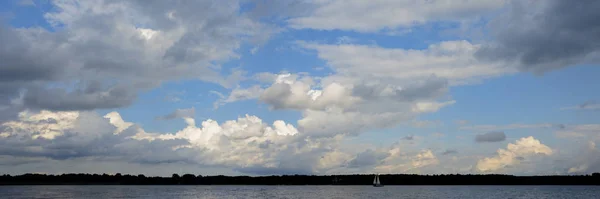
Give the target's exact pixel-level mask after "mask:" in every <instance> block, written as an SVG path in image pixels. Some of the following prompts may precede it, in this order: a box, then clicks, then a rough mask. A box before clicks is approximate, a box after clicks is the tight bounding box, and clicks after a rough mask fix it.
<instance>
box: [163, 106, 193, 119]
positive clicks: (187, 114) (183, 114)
mask: <svg viewBox="0 0 600 199" xmlns="http://www.w3.org/2000/svg"><path fill="white" fill-rule="evenodd" d="M195 115H196V109H195V108H193V107H192V108H189V109H177V110H175V111H173V112H172V113H169V114H168V115H165V116H160V117H157V118H156V119H157V120H172V119H177V118H194V116H195Z"/></svg>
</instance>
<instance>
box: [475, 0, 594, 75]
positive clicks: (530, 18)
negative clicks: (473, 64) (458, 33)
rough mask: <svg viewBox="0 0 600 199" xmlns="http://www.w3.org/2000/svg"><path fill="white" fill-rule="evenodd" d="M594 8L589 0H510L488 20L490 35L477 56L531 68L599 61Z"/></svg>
mask: <svg viewBox="0 0 600 199" xmlns="http://www.w3.org/2000/svg"><path fill="white" fill-rule="evenodd" d="M598 8H600V2H598V1H594V0H584V1H577V2H574V3H571V2H570V1H563V0H548V1H511V4H510V6H509V9H508V11H507V12H505V13H503V14H501V15H500V16H498V17H496V18H494V19H493V20H492V21H491V22H490V24H489V27H490V33H491V35H492V37H493V38H494V40H493V41H492V43H491V44H488V45H486V47H484V48H481V49H480V50H479V52H478V53H477V57H479V58H481V59H482V60H492V61H501V62H505V63H508V64H515V65H517V66H518V68H519V69H520V70H522V71H531V72H535V73H542V72H545V71H549V70H554V69H559V68H563V67H567V66H571V65H576V64H585V63H598V60H599V59H598V58H599V57H598V55H599V53H598V52H599V50H600V47H599V46H600V45H599V44H600V39H599V38H598V32H599V30H600V23H598V22H597V20H595V19H597V18H598V17H600V14H599V13H598V12H597V10H598Z"/></svg>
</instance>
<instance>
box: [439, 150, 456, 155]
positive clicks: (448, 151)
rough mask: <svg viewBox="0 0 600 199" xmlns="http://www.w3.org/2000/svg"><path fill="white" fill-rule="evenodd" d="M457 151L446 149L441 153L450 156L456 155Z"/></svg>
mask: <svg viewBox="0 0 600 199" xmlns="http://www.w3.org/2000/svg"><path fill="white" fill-rule="evenodd" d="M457 153H458V151H457V150H454V149H447V150H446V151H444V152H442V155H451V154H457Z"/></svg>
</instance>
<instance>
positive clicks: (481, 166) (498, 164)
mask: <svg viewBox="0 0 600 199" xmlns="http://www.w3.org/2000/svg"><path fill="white" fill-rule="evenodd" d="M552 153H553V152H552V149H551V148H550V147H548V146H546V145H544V144H542V143H541V142H540V141H539V140H537V139H535V138H533V137H532V136H529V137H524V138H521V139H519V140H517V141H515V143H514V144H513V143H509V144H508V146H506V149H498V151H497V155H496V156H494V157H491V158H483V159H480V160H479V161H478V162H477V166H476V167H477V170H479V171H482V172H494V171H498V170H501V169H504V168H507V167H510V166H515V165H518V164H519V163H520V162H521V160H520V159H523V158H528V157H531V156H535V155H546V156H547V155H552Z"/></svg>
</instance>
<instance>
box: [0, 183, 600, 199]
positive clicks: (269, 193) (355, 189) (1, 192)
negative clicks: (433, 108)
mask: <svg viewBox="0 0 600 199" xmlns="http://www.w3.org/2000/svg"><path fill="white" fill-rule="evenodd" d="M599 195H600V187H599V186H385V187H377V188H375V187H372V186H0V197H1V198H207V199H208V198H219V199H227V198H269V199H271V198H273V199H276V198H290V199H293V198H350V199H351V198H450V199H452V198H457V199H458V198H460V199H471V198H472V199H481V198H502V199H505V198H524V199H525V198H532V199H533V198H536V199H537V198H569V199H571V198H573V199H575V198H596V197H597V196H599Z"/></svg>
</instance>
